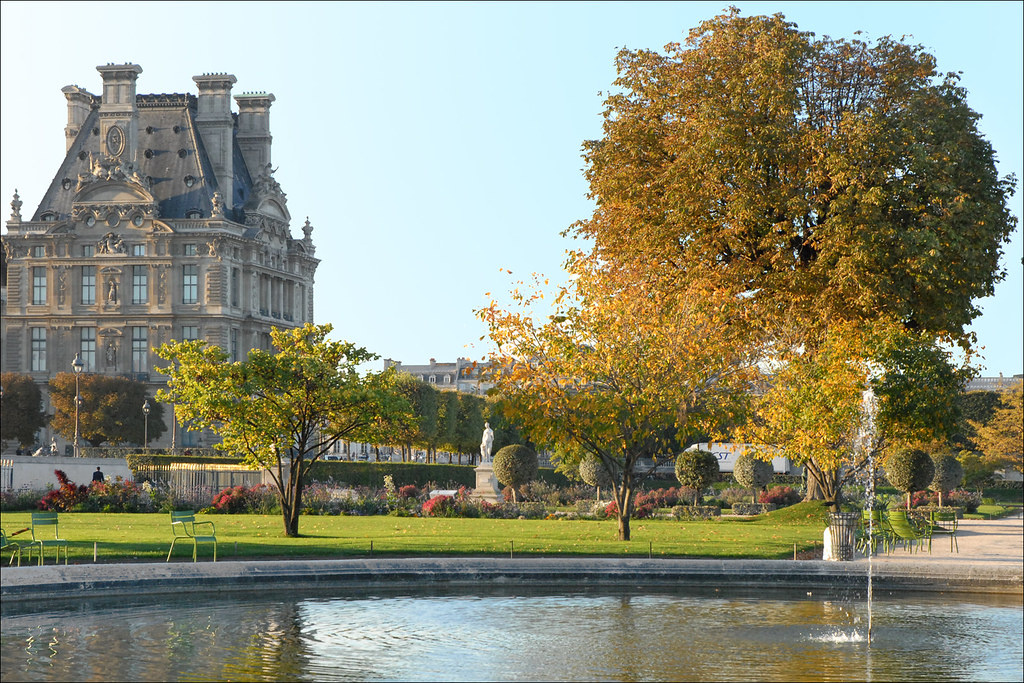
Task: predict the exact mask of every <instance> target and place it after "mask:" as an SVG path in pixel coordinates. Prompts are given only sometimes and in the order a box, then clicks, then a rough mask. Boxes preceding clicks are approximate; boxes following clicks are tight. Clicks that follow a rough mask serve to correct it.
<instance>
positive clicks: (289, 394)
mask: <svg viewBox="0 0 1024 683" xmlns="http://www.w3.org/2000/svg"><path fill="white" fill-rule="evenodd" d="M332 329H333V328H332V326H331V325H313V324H311V323H307V324H306V325H304V326H302V327H300V328H296V329H293V330H278V329H277V328H274V329H272V330H271V333H270V337H271V340H272V342H273V347H274V349H273V351H264V350H261V349H253V350H252V351H250V352H249V356H248V358H247V359H246V360H244V361H237V362H234V363H232V362H229V360H228V359H229V357H230V356H229V355H228V354H227V352H225V351H224V350H223V349H220V348H219V347H216V346H207V345H206V343H205V342H202V341H189V342H174V343H171V344H164V345H163V346H161V347H160V348H159V349H157V355H159V356H160V358H162V359H164V360H166V361H169V365H168V366H167V367H163V368H160V371H161V372H163V373H165V374H166V375H168V377H169V378H170V379H169V381H168V390H167V391H161V392H160V393H159V394H158V397H159V398H160V400H163V401H174V403H175V406H176V411H177V413H178V415H179V417H180V418H181V419H183V420H191V421H192V423H193V424H195V425H197V426H199V427H201V428H206V429H211V430H213V431H214V432H215V433H217V434H218V435H219V436H220V437H221V439H222V441H221V443H220V444H219V445H218V446H217V448H220V449H221V450H224V451H226V452H228V453H231V454H232V455H238V456H241V457H242V458H244V460H243V462H244V463H245V464H246V465H247V466H248V467H251V468H253V469H261V468H262V469H265V470H266V471H267V472H269V473H270V476H271V478H272V479H273V481H274V484H275V488H276V491H277V495H278V500H279V501H280V503H281V511H282V515H283V518H284V533H285V535H287V536H297V535H298V534H299V513H300V511H301V509H302V491H303V486H304V484H305V479H306V475H307V474H308V472H309V469H310V467H311V466H312V465H313V464H314V463H315V462H316V461H317V460H319V459H320V458H321V457H322V456H323V455H325V454H327V453H330V452H331V449H332V447H333V446H334V445H335V444H336V443H337V442H338V441H340V440H342V439H356V440H360V441H371V440H372V439H374V438H378V435H380V434H381V433H384V432H388V431H395V432H398V433H404V431H405V430H407V429H408V428H409V423H410V422H412V420H413V416H412V412H411V408H410V405H409V402H408V401H407V400H406V399H405V398H403V397H402V396H401V395H400V394H399V393H398V392H397V391H396V390H395V372H394V370H393V369H388V370H385V371H383V372H380V373H373V372H370V373H365V374H360V372H359V370H358V368H359V366H360V365H362V364H364V363H367V362H369V361H372V360H375V359H376V358H377V356H375V355H373V354H371V353H370V352H368V351H366V350H365V349H363V348H359V347H357V346H355V345H353V344H350V343H348V342H335V341H330V340H328V338H327V336H328V335H329V334H330V332H331V330H332Z"/></svg>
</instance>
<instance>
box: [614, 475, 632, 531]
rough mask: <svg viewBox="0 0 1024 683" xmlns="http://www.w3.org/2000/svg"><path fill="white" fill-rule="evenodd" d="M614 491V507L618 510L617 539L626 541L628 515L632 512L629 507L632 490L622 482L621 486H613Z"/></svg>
mask: <svg viewBox="0 0 1024 683" xmlns="http://www.w3.org/2000/svg"><path fill="white" fill-rule="evenodd" d="M614 492H615V507H617V508H618V509H619V510H618V517H619V540H620V541H628V540H629V518H630V515H631V514H632V512H633V510H632V509H631V507H632V505H631V504H632V497H633V496H632V494H633V491H632V490H631V489H630V487H629V485H628V484H626V483H625V482H623V484H622V485H621V486H616V487H615V488H614Z"/></svg>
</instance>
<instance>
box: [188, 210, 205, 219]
mask: <svg viewBox="0 0 1024 683" xmlns="http://www.w3.org/2000/svg"><path fill="white" fill-rule="evenodd" d="M202 217H203V212H202V211H200V210H199V209H189V210H188V211H186V212H185V218H202Z"/></svg>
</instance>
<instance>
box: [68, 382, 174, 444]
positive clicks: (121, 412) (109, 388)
mask: <svg viewBox="0 0 1024 683" xmlns="http://www.w3.org/2000/svg"><path fill="white" fill-rule="evenodd" d="M78 381H79V387H80V391H81V396H82V405H81V406H80V407H79V410H78V422H79V429H78V431H79V434H80V436H81V438H82V439H83V440H85V441H87V442H88V443H90V444H91V445H93V446H99V445H100V444H102V443H105V442H106V443H111V444H122V443H134V444H140V445H141V444H143V443H144V442H145V440H146V436H147V425H146V415H145V414H144V413H143V412H142V405H143V403H145V402H146V401H149V406H150V411H149V426H148V436H149V441H150V443H152V442H153V441H155V440H156V439H159V438H160V436H161V435H162V434H163V433H164V432H165V431H167V425H166V424H164V419H163V416H164V406H163V404H161V403H158V402H157V401H156V400H155V399H154V397H153V396H151V395H150V394H149V392H148V387H147V386H146V385H145V384H144V383H142V382H136V381H135V380H132V379H128V378H125V377H111V376H109V375H97V374H91V373H90V374H82V375H80V376H79V378H78ZM50 405H52V406H53V411H54V412H53V417H52V418H51V419H50V425H51V426H52V427H53V428H54V429H55V430H57V432H59V433H60V434H61V435H62V436H63V437H64V438H66V439H68V440H72V439H74V437H75V375H74V373H71V372H60V373H57V374H56V375H54V377H53V378H52V379H51V380H50Z"/></svg>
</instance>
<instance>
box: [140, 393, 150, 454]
mask: <svg viewBox="0 0 1024 683" xmlns="http://www.w3.org/2000/svg"><path fill="white" fill-rule="evenodd" d="M142 415H143V416H144V417H145V420H146V427H145V433H144V434H145V436H144V438H143V445H142V447H143V448H145V449H146V450H149V399H148V398H147V399H146V400H145V401H143V402H142Z"/></svg>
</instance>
